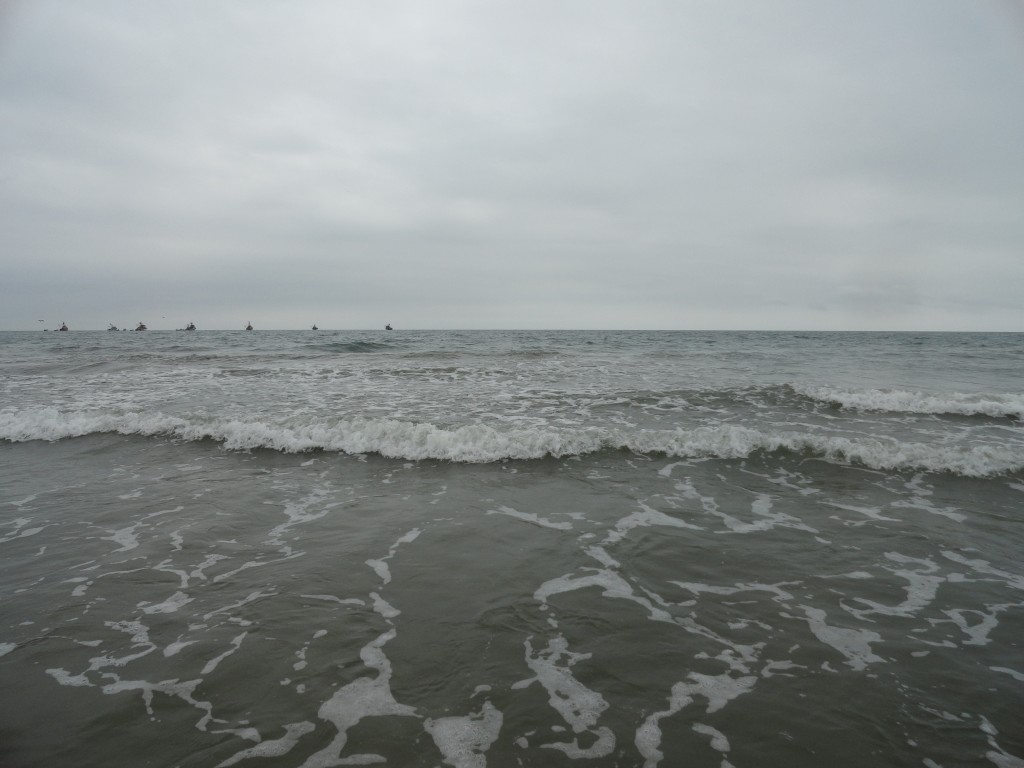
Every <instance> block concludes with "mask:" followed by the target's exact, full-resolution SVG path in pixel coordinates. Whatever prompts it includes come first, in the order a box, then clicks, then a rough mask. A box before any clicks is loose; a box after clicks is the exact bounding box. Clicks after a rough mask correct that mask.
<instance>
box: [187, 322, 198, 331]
mask: <svg viewBox="0 0 1024 768" xmlns="http://www.w3.org/2000/svg"><path fill="white" fill-rule="evenodd" d="M195 329H196V324H195V323H193V322H192V321H191V320H190V321H189V323H188V325H186V326H185V330H186V331H194V330H195Z"/></svg>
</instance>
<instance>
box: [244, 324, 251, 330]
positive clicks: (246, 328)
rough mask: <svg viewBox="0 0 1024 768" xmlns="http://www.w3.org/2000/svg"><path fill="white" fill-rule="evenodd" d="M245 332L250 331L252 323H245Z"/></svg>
mask: <svg viewBox="0 0 1024 768" xmlns="http://www.w3.org/2000/svg"><path fill="white" fill-rule="evenodd" d="M245 330H247V331H251V330H252V323H247V324H246V326H245Z"/></svg>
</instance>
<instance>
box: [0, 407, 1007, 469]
mask: <svg viewBox="0 0 1024 768" xmlns="http://www.w3.org/2000/svg"><path fill="white" fill-rule="evenodd" d="M102 433H118V434H123V435H142V436H169V437H172V438H175V439H179V440H187V441H200V440H215V441H218V442H220V443H222V444H223V446H224V447H225V448H227V449H232V450H250V449H257V448H263V449H269V450H275V451H282V452H286V453H301V452H305V451H315V450H322V451H337V452H342V453H347V454H364V453H375V454H379V455H381V456H384V457H388V458H401V459H407V460H413V461H416V460H423V459H436V460H444V461H453V462H464V463H487V462H494V461H503V460H509V459H540V458H544V457H548V456H551V457H555V458H558V457H563V456H575V455H582V454H587V453H594V452H597V451H602V450H629V451H633V452H636V453H642V454H663V455H667V456H673V457H679V458H721V459H742V458H747V457H750V456H753V455H755V454H758V453H773V452H784V453H789V454H793V455H796V456H799V457H803V458H816V459H821V460H825V461H830V462H834V463H838V464H858V465H862V466H866V467H869V468H872V469H879V470H911V471H920V470H924V471H930V472H948V473H952V474H956V475H963V476H967V477H989V476H994V475H1001V474H1005V473H1009V472H1015V471H1019V470H1021V469H1024V455H1022V454H1021V451H1020V450H1019V449H1017V450H1014V449H1013V448H1012V447H1005V446H991V445H989V446H985V445H974V446H971V447H969V448H968V447H961V446H950V445H928V444H924V443H912V442H900V441H897V440H892V439H890V440H882V439H871V438H863V439H850V438H845V437H837V436H831V437H829V436H821V435H812V434H808V433H804V432H778V433H769V432H764V431H761V430H757V429H750V428H747V427H741V426H736V425H729V424H723V425H719V426H716V427H698V428H694V429H681V428H676V429H665V430H653V429H629V428H617V427H589V428H588V427H559V426H556V425H548V426H544V427H535V428H525V429H514V428H496V427H493V426H490V425H486V424H469V425H464V426H458V427H451V428H445V427H439V426H436V425H434V424H430V423H422V422H420V423H418V422H410V421H400V420H395V419H383V418H382V419H373V418H364V417H354V418H350V419H338V420H335V421H333V422H324V421H317V420H312V419H305V420H304V419H302V418H294V417H293V418H292V419H290V420H288V421H285V422H272V421H262V420H256V419H253V420H244V419H224V418H210V417H199V416H189V417H184V418H183V417H179V416H172V415H167V414H163V413H153V414H144V413H114V412H105V411H72V412H63V411H60V410H58V409H56V408H40V409H34V410H24V411H15V410H7V411H4V412H0V439H2V440H7V441H11V442H23V441H29V440H48V441H54V440H61V439H65V438H73V437H81V436H85V435H90V434H102Z"/></svg>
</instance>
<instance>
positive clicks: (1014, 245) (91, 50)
mask: <svg viewBox="0 0 1024 768" xmlns="http://www.w3.org/2000/svg"><path fill="white" fill-rule="evenodd" d="M40 321H41V322H40ZM62 321H63V322H66V323H67V324H68V325H69V326H70V327H71V328H72V330H75V329H82V330H85V329H103V328H106V327H107V325H108V323H113V324H115V325H119V326H134V324H135V323H137V322H139V321H144V322H146V323H147V324H148V325H149V327H150V328H151V329H162V328H180V327H183V326H184V325H185V324H186V323H187V322H189V321H193V322H195V323H196V325H197V326H199V328H200V329H203V328H211V329H212V328H242V327H244V325H245V324H246V323H247V322H252V324H253V325H254V326H256V327H257V328H267V329H269V328H306V327H309V326H311V325H312V324H313V323H317V324H318V325H319V326H320V327H321V328H341V329H344V328H352V329H356V328H379V327H382V326H383V325H384V324H385V323H391V324H392V325H394V326H395V327H396V328H405V329H413V328H524V329H529V328H602V329H616V328H650V329H725V330H730V329H756V330H760V329H764V330H771V329H777V330H796V329H803V330H954V331H957V330H961V331H1024V2H1022V0H978V1H977V2H973V1H972V2H964V0H898V1H896V2H893V0H864V1H863V2H856V3H847V2H838V1H836V2H828V1H825V2H823V1H822V0H774V1H773V2H771V3H765V2H763V0H735V1H732V2H719V1H718V0H644V1H643V2H639V3H637V2H626V0H618V1H616V2H609V1H608V0H556V1H554V2H552V1H551V0H544V1H543V2H541V1H540V0H514V1H513V0H472V1H471V0H437V1H436V2H429V3H425V2H421V0H397V1H396V0H374V2H356V1H355V0H353V1H351V2H334V1H333V0H332V1H330V2H328V1H324V2H319V1H299V2H283V1H276V2H270V1H269V0H235V1H231V0H222V1H220V2H208V0H202V1H197V0H176V1H175V2H173V3H168V2H166V1H165V0H159V1H155V0H76V1H75V2H67V1H66V0H60V1H59V2H54V1H51V0H31V2H17V1H14V2H11V1H10V0H7V1H6V2H2V4H0V330H38V329H40V328H44V327H46V328H55V327H57V326H58V325H59V324H60V322H62Z"/></svg>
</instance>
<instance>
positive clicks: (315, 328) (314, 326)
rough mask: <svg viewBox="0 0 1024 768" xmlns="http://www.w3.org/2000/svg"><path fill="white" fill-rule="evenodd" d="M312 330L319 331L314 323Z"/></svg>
mask: <svg viewBox="0 0 1024 768" xmlns="http://www.w3.org/2000/svg"><path fill="white" fill-rule="evenodd" d="M313 330H314V331H319V330H320V329H319V328H317V327H316V323H313Z"/></svg>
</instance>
